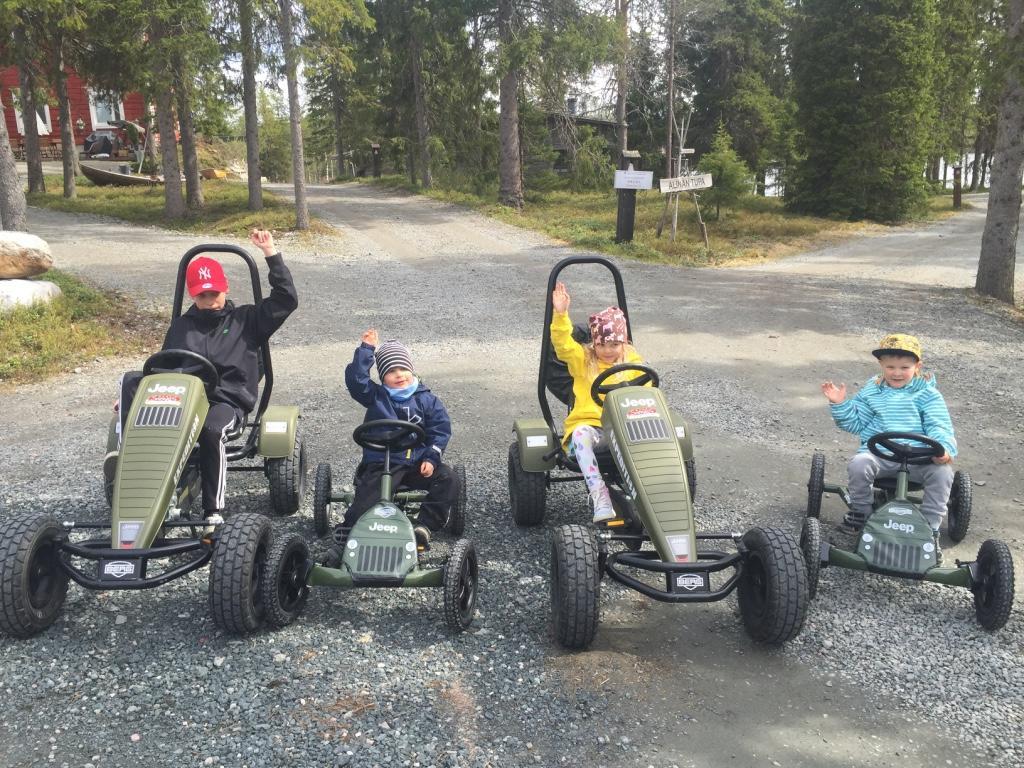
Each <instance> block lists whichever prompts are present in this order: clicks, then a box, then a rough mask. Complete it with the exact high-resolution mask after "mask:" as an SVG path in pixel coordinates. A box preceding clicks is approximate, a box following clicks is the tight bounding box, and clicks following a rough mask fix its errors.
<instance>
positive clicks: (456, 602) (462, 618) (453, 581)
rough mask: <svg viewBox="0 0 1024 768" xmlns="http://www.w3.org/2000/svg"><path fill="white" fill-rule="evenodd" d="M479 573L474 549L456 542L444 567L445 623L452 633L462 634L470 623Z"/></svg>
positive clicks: (467, 541) (461, 540) (463, 543)
mask: <svg viewBox="0 0 1024 768" xmlns="http://www.w3.org/2000/svg"><path fill="white" fill-rule="evenodd" d="M479 580H480V569H479V565H478V563H477V559H476V547H474V546H473V542H472V541H470V540H469V539H459V540H458V541H456V542H455V546H454V547H452V554H451V557H449V558H448V562H447V563H445V565H444V576H443V584H444V620H445V623H446V624H447V625H448V627H449V628H450V629H451V630H452V631H453V632H462V631H464V630H465V629H467V628H468V627H469V625H470V624H472V623H473V611H474V610H476V595H477V585H478V584H479Z"/></svg>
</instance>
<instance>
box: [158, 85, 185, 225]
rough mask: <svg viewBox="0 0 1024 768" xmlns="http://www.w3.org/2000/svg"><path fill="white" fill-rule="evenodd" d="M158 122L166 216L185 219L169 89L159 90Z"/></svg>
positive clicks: (171, 99)
mask: <svg viewBox="0 0 1024 768" xmlns="http://www.w3.org/2000/svg"><path fill="white" fill-rule="evenodd" d="M156 121H157V125H159V127H160V160H161V165H162V166H163V171H164V216H166V217H167V218H168V219H183V218H185V199H184V198H183V197H182V195H181V169H180V168H179V167H178V142H177V141H176V140H175V138H174V98H173V95H172V94H171V91H170V90H169V89H167V88H160V89H158V90H157V94H156Z"/></svg>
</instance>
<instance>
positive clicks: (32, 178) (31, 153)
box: [14, 26, 46, 193]
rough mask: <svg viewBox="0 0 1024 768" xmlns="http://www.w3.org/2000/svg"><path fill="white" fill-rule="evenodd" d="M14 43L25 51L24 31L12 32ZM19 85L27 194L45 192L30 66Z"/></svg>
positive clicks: (23, 70) (24, 69)
mask: <svg viewBox="0 0 1024 768" xmlns="http://www.w3.org/2000/svg"><path fill="white" fill-rule="evenodd" d="M14 36H15V43H16V44H17V45H18V46H19V47H21V49H22V50H26V49H27V47H28V41H27V40H26V39H25V30H24V29H23V28H22V27H20V26H19V27H17V28H16V29H15V30H14ZM19 80H20V85H21V121H22V123H24V125H25V163H26V164H27V165H28V191H29V193H36V192H45V191H46V181H45V180H44V179H43V156H42V153H41V152H40V151H39V121H38V120H37V119H36V111H37V109H38V105H37V104H36V91H35V89H36V77H35V73H33V72H32V64H30V63H27V62H26V63H24V64H22V66H21V68H20V70H19Z"/></svg>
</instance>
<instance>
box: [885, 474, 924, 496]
mask: <svg viewBox="0 0 1024 768" xmlns="http://www.w3.org/2000/svg"><path fill="white" fill-rule="evenodd" d="M875 488H880V489H881V490H883V491H889V492H890V493H896V478H895V477H876V478H875ZM923 490H924V486H923V485H921V483H916V482H914V481H913V480H910V481H908V482H907V493H915V492H917V491H923Z"/></svg>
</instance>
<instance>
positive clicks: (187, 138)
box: [174, 64, 203, 211]
mask: <svg viewBox="0 0 1024 768" xmlns="http://www.w3.org/2000/svg"><path fill="white" fill-rule="evenodd" d="M183 69H184V68H183V67H182V66H181V65H180V64H179V68H178V72H179V75H180V77H179V82H178V83H177V85H176V87H175V92H174V93H175V96H176V97H177V101H178V127H179V129H180V131H181V160H182V164H183V165H184V166H185V167H184V172H185V195H186V197H187V202H188V207H189V210H192V211H200V210H202V208H203V188H202V186H201V182H200V179H199V155H198V152H197V149H196V131H195V125H194V123H193V122H192V103H191V102H192V89H191V87H190V85H191V84H190V83H186V82H182V81H183V80H184V79H185V78H186V77H188V75H187V74H182V70H183Z"/></svg>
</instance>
